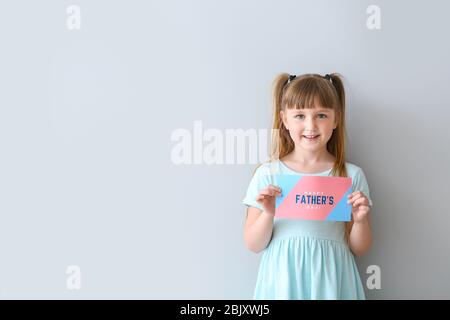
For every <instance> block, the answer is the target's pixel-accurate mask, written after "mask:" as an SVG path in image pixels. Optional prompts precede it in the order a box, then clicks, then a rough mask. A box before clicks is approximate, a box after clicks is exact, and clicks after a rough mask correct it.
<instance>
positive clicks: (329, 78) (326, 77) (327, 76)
mask: <svg viewBox="0 0 450 320" xmlns="http://www.w3.org/2000/svg"><path fill="white" fill-rule="evenodd" d="M324 78H325V79H327V80H329V81H330V82H333V80H332V79H331V76H330V75H329V74H328V73H327V74H326V75H325V77H324Z"/></svg>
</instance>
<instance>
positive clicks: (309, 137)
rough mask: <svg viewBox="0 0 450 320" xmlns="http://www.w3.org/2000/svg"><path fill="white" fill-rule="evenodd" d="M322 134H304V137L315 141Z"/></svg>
mask: <svg viewBox="0 0 450 320" xmlns="http://www.w3.org/2000/svg"><path fill="white" fill-rule="evenodd" d="M319 136H320V135H319V134H318V135H316V136H302V137H303V138H305V139H306V140H308V141H314V140H316V139H317V138H318V137H319Z"/></svg>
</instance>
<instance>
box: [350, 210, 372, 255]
mask: <svg viewBox="0 0 450 320" xmlns="http://www.w3.org/2000/svg"><path fill="white" fill-rule="evenodd" d="M369 220H370V218H369V216H367V218H365V219H364V220H362V221H358V222H356V221H355V222H354V223H353V226H352V230H351V231H350V236H349V241H348V243H349V247H350V250H351V251H352V253H353V254H354V255H355V256H358V257H360V256H363V255H365V254H366V253H367V252H368V251H369V249H370V247H371V246H372V230H371V228H370V221H369Z"/></svg>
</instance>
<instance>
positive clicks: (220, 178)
mask: <svg viewBox="0 0 450 320" xmlns="http://www.w3.org/2000/svg"><path fill="white" fill-rule="evenodd" d="M73 4H75V5H78V6H79V8H80V9H81V29H80V30H69V29H68V28H67V25H66V22H67V19H68V16H69V14H68V13H67V12H66V9H67V8H68V7H69V5H73ZM370 5H377V6H379V7H380V9H381V29H379V30H370V29H369V28H368V27H367V26H366V21H367V19H368V18H369V16H370V14H368V13H367V12H366V9H367V8H368V7H369V6H370ZM449 13H450V4H449V3H448V2H446V1H433V2H426V1H375V2H373V1H357V0H347V1H298V0H296V1H286V0H282V1H274V0H271V1H261V0H258V1H256V0H251V1H248V0H247V1H236V0H228V1H207V0H202V1H200V0H195V1H181V0H176V1H175V0H171V1H137V0H135V1H114V2H113V1H106V0H102V1H100V0H99V1H87V0H84V1H82V0H73V1H49V0H47V1H8V2H6V1H4V2H2V3H1V4H0V39H2V46H1V50H0V57H1V59H0V70H1V72H0V88H1V89H0V221H1V222H0V255H1V261H0V298H2V299H12V298H25V299H27V298H39V299H45V298H60V299H81V298H83V299H90V298H106V299H108V298H124V299H127V298H140V299H184V298H186V299H200V298H201V299H251V298H252V295H253V290H254V285H255V281H256V273H257V269H258V265H259V259H260V254H254V253H252V252H250V251H248V250H247V249H246V248H245V246H244V242H243V235H242V233H243V223H244V218H245V206H243V205H242V203H241V201H242V199H243V197H244V194H245V191H246V189H247V186H248V183H249V181H250V178H251V176H252V173H253V170H254V168H255V166H256V165H255V164H252V163H245V164H228V165H219V164H211V165H208V164H205V163H201V164H196V165H194V164H192V165H188V164H184V165H176V164H174V163H173V161H172V158H171V154H172V151H173V148H174V146H175V145H176V143H175V142H174V141H172V139H171V137H172V134H173V132H174V131H176V130H177V129H180V128H184V129H186V130H188V131H189V132H191V133H193V126H194V121H201V123H202V125H203V128H204V129H210V128H216V129H218V130H219V131H220V132H222V133H224V132H225V130H226V129H243V130H247V129H253V130H259V129H269V128H270V125H271V96H270V94H271V92H270V90H271V84H272V81H273V78H274V77H275V75H276V74H277V73H279V72H290V73H293V74H302V73H309V72H314V73H320V74H325V73H331V72H339V73H341V74H342V75H343V76H344V78H345V85H346V90H347V118H346V120H347V131H348V138H349V139H348V149H347V152H348V159H347V161H349V162H352V163H355V164H357V165H358V166H360V167H361V168H362V169H363V170H364V172H365V174H366V177H367V180H368V183H369V187H370V191H371V197H372V199H373V202H374V206H373V208H372V223H373V233H374V246H373V248H372V250H371V252H370V253H369V254H368V255H367V256H364V257H362V258H357V263H358V266H359V271H360V274H361V277H362V280H363V284H364V286H365V282H366V279H367V278H368V276H369V275H368V274H367V273H366V269H367V267H368V266H370V265H377V266H379V267H380V269H381V289H380V290H368V289H367V287H366V286H365V287H366V295H367V298H369V299H383V298H384V299H409V298H413V299H414V298H442V299H444V298H445V299H449V298H450V278H449V277H448V276H447V274H448V270H450V251H449V244H450V235H449V233H448V229H449V226H450V216H449V215H448V213H449V210H448V208H447V207H446V202H445V200H446V199H448V197H449V195H450V194H449V191H450V188H449V186H448V181H450V148H449V142H450V141H449V135H450V126H449V125H448V121H449V118H450V98H449V90H448V86H449V82H450V63H449V60H448V57H449V56H450V46H449V44H448V41H445V40H444V39H446V38H447V34H448V29H449V22H448V15H449ZM204 145H206V143H205V144H204ZM70 265H77V266H79V267H80V269H81V289H80V290H69V289H68V287H67V285H66V282H67V279H68V277H69V275H68V274H66V271H67V267H68V266H70Z"/></svg>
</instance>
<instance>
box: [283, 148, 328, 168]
mask: <svg viewBox="0 0 450 320" xmlns="http://www.w3.org/2000/svg"><path fill="white" fill-rule="evenodd" d="M281 160H282V161H289V162H293V163H296V164H298V165H301V166H305V167H314V166H321V165H326V164H333V163H334V162H335V160H336V158H335V156H333V155H332V154H331V153H329V152H328V150H326V149H322V150H321V151H317V152H306V151H305V150H299V149H297V148H295V149H294V150H293V151H292V152H291V153H289V154H287V155H286V156H285V157H283V159H281Z"/></svg>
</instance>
